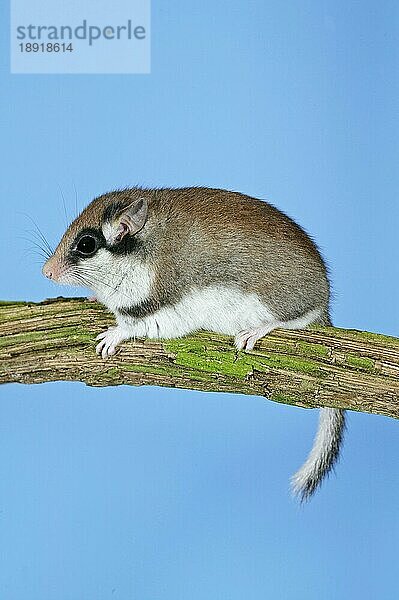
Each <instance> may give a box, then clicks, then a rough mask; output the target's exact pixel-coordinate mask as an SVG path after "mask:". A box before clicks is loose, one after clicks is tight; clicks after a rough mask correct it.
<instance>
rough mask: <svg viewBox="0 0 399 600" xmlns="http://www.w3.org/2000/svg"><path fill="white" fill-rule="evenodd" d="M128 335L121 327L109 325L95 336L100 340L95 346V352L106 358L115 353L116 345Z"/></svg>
mask: <svg viewBox="0 0 399 600" xmlns="http://www.w3.org/2000/svg"><path fill="white" fill-rule="evenodd" d="M127 338H128V336H127V335H126V333H125V331H124V330H123V329H122V327H119V325H118V326H117V327H110V328H109V329H107V331H104V332H103V333H100V335H98V336H97V337H96V340H101V341H100V343H99V344H97V346H96V352H97V354H99V355H101V356H102V358H108V357H109V356H112V355H113V354H115V351H116V347H117V346H118V344H120V343H121V342H122V341H123V340H126V339H127Z"/></svg>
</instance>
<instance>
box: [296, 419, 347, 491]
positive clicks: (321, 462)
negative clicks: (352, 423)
mask: <svg viewBox="0 0 399 600" xmlns="http://www.w3.org/2000/svg"><path fill="white" fill-rule="evenodd" d="M344 431H345V411H343V410H337V409H335V408H322V409H320V418H319V428H318V430H317V434H316V437H315V440H314V442H313V448H312V450H311V451H310V454H309V456H308V458H307V459H306V462H305V463H304V465H302V467H301V468H300V469H299V471H297V472H296V473H295V475H294V476H293V477H292V480H291V483H292V489H293V492H294V494H296V495H298V496H299V498H300V500H301V501H302V502H303V501H305V500H308V499H309V498H310V497H311V496H312V494H313V492H314V491H315V490H316V489H317V488H318V487H319V485H320V484H321V482H322V480H323V479H324V477H325V476H326V475H328V473H329V472H330V471H331V469H332V468H333V467H334V465H335V463H336V462H337V459H338V456H339V451H340V446H341V443H342V439H343V435H344Z"/></svg>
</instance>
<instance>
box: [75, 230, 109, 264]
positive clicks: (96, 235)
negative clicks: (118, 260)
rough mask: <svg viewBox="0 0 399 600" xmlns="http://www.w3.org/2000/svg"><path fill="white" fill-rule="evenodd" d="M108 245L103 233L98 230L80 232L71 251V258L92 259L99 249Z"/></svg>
mask: <svg viewBox="0 0 399 600" xmlns="http://www.w3.org/2000/svg"><path fill="white" fill-rule="evenodd" d="M105 245H106V243H105V238H104V236H103V233H102V231H100V230H96V229H85V230H83V231H81V232H80V234H79V235H78V237H77V238H76V241H75V242H74V244H73V246H72V247H71V250H70V258H71V259H73V260H76V259H78V258H90V257H91V256H94V255H95V254H96V252H97V250H98V249H99V248H104V247H105Z"/></svg>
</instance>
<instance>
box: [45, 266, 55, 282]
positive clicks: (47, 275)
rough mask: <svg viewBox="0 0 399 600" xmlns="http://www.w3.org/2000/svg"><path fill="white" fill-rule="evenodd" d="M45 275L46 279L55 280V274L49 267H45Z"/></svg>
mask: <svg viewBox="0 0 399 600" xmlns="http://www.w3.org/2000/svg"><path fill="white" fill-rule="evenodd" d="M43 275H44V276H45V277H47V278H48V279H52V278H53V272H52V271H51V269H50V268H49V267H46V266H44V267H43Z"/></svg>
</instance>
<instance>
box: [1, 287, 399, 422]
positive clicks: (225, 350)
mask: <svg viewBox="0 0 399 600" xmlns="http://www.w3.org/2000/svg"><path fill="white" fill-rule="evenodd" d="M112 323H113V316H112V315H110V314H109V313H107V312H106V311H105V309H104V308H103V307H102V306H101V305H99V304H97V303H92V302H88V301H86V300H84V299H81V298H75V299H64V298H57V299H54V300H47V301H45V302H41V303H39V304H35V303H33V302H2V303H0V336H1V338H0V383H11V382H19V383H43V382H46V381H61V380H62V381H82V382H84V383H86V384H88V385H92V386H109V385H160V386H167V387H176V388H186V389H187V388H188V389H194V390H202V391H213V392H235V393H241V394H252V395H257V396H264V397H267V398H269V399H271V400H274V401H276V402H282V403H284V404H293V405H295V406H301V407H305V408H314V407H319V406H327V407H332V408H345V409H349V410H357V411H362V412H370V413H376V414H382V415H387V416H390V417H395V418H398V417H399V339H397V338H393V337H388V336H383V335H379V334H374V333H367V332H360V331H355V330H345V329H336V328H333V327H328V328H314V329H310V330H306V331H284V330H277V331H274V332H273V333H271V334H269V335H268V336H266V337H265V338H263V339H262V340H261V341H260V342H259V343H258V344H257V345H256V347H255V350H253V351H252V352H237V351H236V350H235V349H234V346H233V341H232V339H231V338H227V337H225V336H222V335H218V334H214V333H208V332H201V333H198V334H196V335H193V336H190V337H186V338H181V339H175V340H160V341H156V340H147V339H146V340H144V339H137V340H135V341H133V340H131V341H129V342H126V343H124V344H123V345H122V346H121V347H120V349H119V351H118V353H117V354H116V355H115V356H114V357H112V358H109V359H107V360H103V359H101V358H99V357H97V356H96V354H95V352H94V347H95V343H94V338H95V335H96V334H97V333H99V332H101V331H103V330H104V329H105V328H106V327H107V326H108V325H110V324H112Z"/></svg>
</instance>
